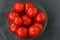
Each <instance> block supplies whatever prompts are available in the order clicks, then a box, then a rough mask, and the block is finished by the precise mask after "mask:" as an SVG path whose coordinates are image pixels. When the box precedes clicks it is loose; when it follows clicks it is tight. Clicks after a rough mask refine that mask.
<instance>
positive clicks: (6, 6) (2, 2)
mask: <svg viewBox="0 0 60 40" xmlns="http://www.w3.org/2000/svg"><path fill="white" fill-rule="evenodd" d="M15 1H25V0H0V40H19V39H18V38H17V37H16V36H15V35H13V34H12V33H11V32H9V30H8V26H7V25H8V24H9V23H7V20H6V15H7V13H8V11H9V10H10V8H11V7H12V5H13V3H14V2H15ZM33 1H36V2H37V3H40V4H42V5H43V7H44V8H45V9H46V12H47V15H48V18H49V20H48V25H47V28H46V30H45V31H44V33H43V34H42V35H41V36H40V37H38V38H36V39H35V40H60V0H32V2H33Z"/></svg>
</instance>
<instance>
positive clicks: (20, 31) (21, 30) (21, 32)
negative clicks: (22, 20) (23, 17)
mask: <svg viewBox="0 0 60 40" xmlns="http://www.w3.org/2000/svg"><path fill="white" fill-rule="evenodd" d="M16 36H17V37H18V38H26V37H27V29H26V28H25V27H20V28H18V29H17V30H16Z"/></svg>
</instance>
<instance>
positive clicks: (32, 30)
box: [28, 25, 40, 37]
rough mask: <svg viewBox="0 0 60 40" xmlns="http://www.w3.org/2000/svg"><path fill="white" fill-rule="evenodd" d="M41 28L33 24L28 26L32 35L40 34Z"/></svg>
mask: <svg viewBox="0 0 60 40" xmlns="http://www.w3.org/2000/svg"><path fill="white" fill-rule="evenodd" d="M39 32H40V31H39V28H38V27H36V26H34V25H32V26H30V28H28V33H29V36H30V37H37V36H38V35H39Z"/></svg>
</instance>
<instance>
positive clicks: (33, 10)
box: [26, 7, 38, 17]
mask: <svg viewBox="0 0 60 40" xmlns="http://www.w3.org/2000/svg"><path fill="white" fill-rule="evenodd" d="M37 12H38V11H37V8H36V7H28V9H27V10H26V13H27V15H28V16H29V17H35V16H36V15H37Z"/></svg>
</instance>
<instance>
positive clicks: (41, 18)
mask: <svg viewBox="0 0 60 40" xmlns="http://www.w3.org/2000/svg"><path fill="white" fill-rule="evenodd" d="M45 21H46V15H45V14H44V13H43V12H39V14H38V15H37V16H36V17H35V22H37V23H43V22H45Z"/></svg>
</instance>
